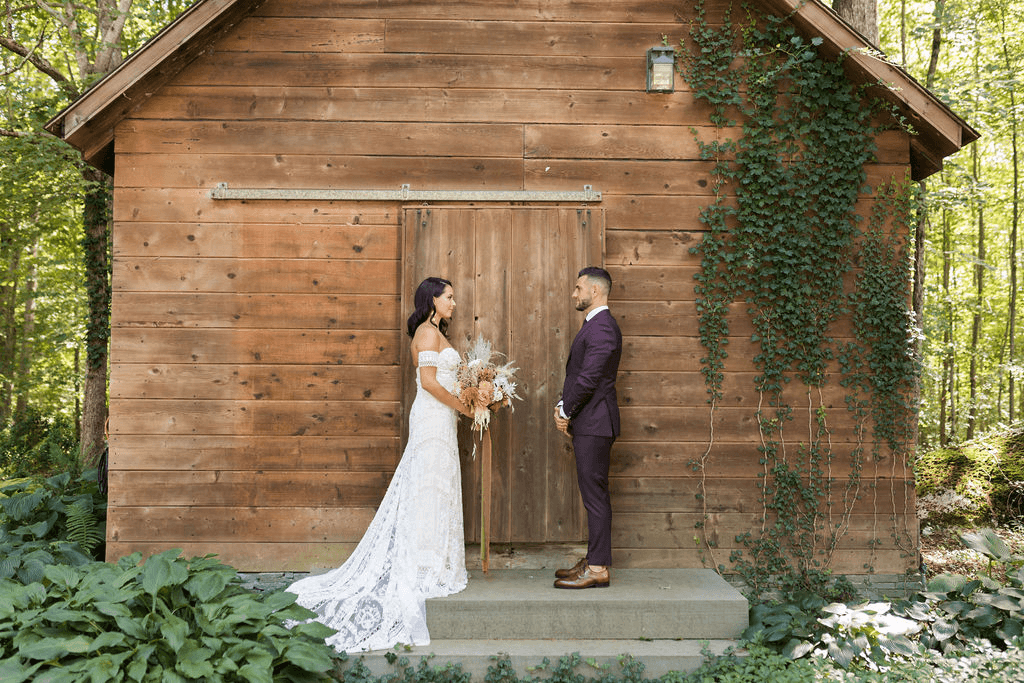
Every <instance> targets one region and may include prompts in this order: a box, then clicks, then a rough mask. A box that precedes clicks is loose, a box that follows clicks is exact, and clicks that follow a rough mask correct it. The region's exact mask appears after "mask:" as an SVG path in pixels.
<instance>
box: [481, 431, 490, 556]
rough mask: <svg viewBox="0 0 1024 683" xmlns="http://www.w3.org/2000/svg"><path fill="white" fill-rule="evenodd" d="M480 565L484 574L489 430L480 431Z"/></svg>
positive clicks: (487, 553) (487, 548)
mask: <svg viewBox="0 0 1024 683" xmlns="http://www.w3.org/2000/svg"><path fill="white" fill-rule="evenodd" d="M480 441H481V455H480V566H481V568H483V571H484V573H485V574H486V573H487V571H488V569H489V568H490V563H491V430H489V429H484V430H483V431H482V432H481V433H480Z"/></svg>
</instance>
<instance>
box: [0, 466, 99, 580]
mask: <svg viewBox="0 0 1024 683" xmlns="http://www.w3.org/2000/svg"><path fill="white" fill-rule="evenodd" d="M105 518H106V499H105V498H104V497H103V496H101V495H100V493H99V490H98V487H97V483H96V472H95V470H90V471H88V472H85V473H84V474H82V475H81V476H80V477H78V478H77V479H74V478H72V477H71V475H70V474H69V473H67V472H65V473H63V474H59V475H55V476H53V477H49V478H47V479H41V478H38V477H33V478H26V479H19V480H10V481H8V482H0V579H12V578H17V579H18V580H19V581H22V582H24V583H32V582H35V581H40V580H41V579H42V576H43V571H44V569H45V568H46V566H47V565H51V564H70V565H75V566H78V565H82V564H85V563H87V562H90V561H92V560H93V559H94V557H93V553H95V555H96V556H101V555H102V547H103V540H104V529H105V521H104V520H105Z"/></svg>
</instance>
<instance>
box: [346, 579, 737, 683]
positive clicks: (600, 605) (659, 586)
mask: <svg viewBox="0 0 1024 683" xmlns="http://www.w3.org/2000/svg"><path fill="white" fill-rule="evenodd" d="M553 580H554V577H553V576H552V572H551V571H550V570H548V569H544V570H537V569H497V570H491V571H490V572H489V573H488V574H486V575H485V574H483V573H482V572H481V571H480V570H473V571H471V572H470V582H469V586H468V587H467V588H466V590H464V591H463V592H461V593H458V594H456V595H450V596H448V597H445V598H439V599H435V600H429V601H427V626H428V628H429V630H430V636H431V643H430V644H429V645H425V646H420V647H412V648H407V647H398V648H396V649H395V650H394V651H393V652H394V653H395V654H397V655H399V656H400V657H407V658H408V659H409V663H410V664H411V665H413V666H418V664H419V662H420V660H421V659H422V658H423V657H430V660H429V661H430V666H431V667H438V668H443V667H445V666H446V665H447V664H449V663H457V664H460V665H461V666H462V670H463V671H466V672H468V673H470V674H471V676H472V680H473V681H482V680H483V679H484V676H485V675H486V673H487V669H488V667H489V666H492V665H493V664H494V661H495V656H496V655H498V654H501V653H503V654H507V655H508V656H509V659H510V660H511V663H512V666H513V667H514V668H515V670H516V672H517V673H518V674H519V675H520V676H523V675H525V674H527V673H529V674H531V675H534V676H540V677H544V674H543V671H541V670H539V669H538V668H537V667H539V666H541V665H542V662H543V660H544V659H545V658H548V659H549V660H550V661H551V666H554V665H556V664H557V663H558V660H559V659H560V658H561V657H563V656H565V655H569V654H572V653H579V655H580V657H581V659H582V661H583V664H581V666H580V667H579V668H578V669H577V671H578V672H580V673H583V674H585V675H586V676H587V677H598V676H600V675H601V674H602V673H603V672H611V673H618V672H620V671H621V668H620V656H621V655H626V654H628V655H632V656H633V657H634V658H635V659H637V660H639V661H641V662H643V664H644V666H645V672H644V677H646V678H657V677H659V676H662V675H664V674H666V673H668V672H670V671H692V670H694V669H696V668H697V667H698V666H700V664H701V662H702V661H703V658H704V657H703V655H702V650H707V651H710V652H711V653H713V654H721V653H722V652H724V651H725V649H726V648H728V647H730V646H733V645H735V644H736V639H737V638H738V637H739V636H740V634H741V633H742V632H743V630H744V629H745V628H746V626H747V615H748V607H747V600H746V599H745V598H744V597H743V596H742V595H741V594H740V593H739V592H738V591H737V590H736V589H735V588H733V587H732V586H730V585H729V583H728V582H727V581H725V579H723V578H722V577H721V576H719V575H718V574H716V573H715V572H713V571H711V570H705V569H614V568H613V569H612V575H611V586H609V587H608V588H590V589H586V590H558V589H555V588H554V587H553V586H552V583H553ZM360 657H362V659H363V662H364V663H365V665H366V666H367V667H368V668H369V669H370V670H371V671H373V672H374V673H377V674H383V673H389V672H393V671H394V666H393V665H392V664H391V663H389V662H388V661H387V656H386V653H385V652H373V653H367V654H365V655H360ZM588 670H589V672H588Z"/></svg>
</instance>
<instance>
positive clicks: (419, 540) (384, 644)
mask: <svg viewBox="0 0 1024 683" xmlns="http://www.w3.org/2000/svg"><path fill="white" fill-rule="evenodd" d="M415 306H416V310H415V311H414V312H413V313H412V315H411V316H409V322H408V332H409V336H410V337H412V344H411V350H412V357H413V363H414V365H415V366H416V368H417V371H416V398H415V400H414V401H413V404H412V408H411V410H410V411H409V440H408V442H407V443H406V446H405V452H404V453H403V455H402V459H401V461H400V462H399V464H398V468H397V469H396V470H395V474H394V477H393V478H392V479H391V484H390V485H389V486H388V490H387V492H386V493H385V494H384V499H383V500H382V501H381V504H380V507H379V508H378V509H377V513H376V514H375V515H374V517H373V521H372V522H370V526H369V528H367V530H366V533H365V534H364V535H363V538H362V540H361V541H359V545H358V546H356V549H355V550H354V551H353V552H352V555H351V556H350V557H349V558H348V560H346V561H345V563H344V564H343V565H341V566H340V567H338V568H337V569H334V570H332V571H330V572H328V573H326V574H322V575H319V576H309V577H307V578H304V579H302V580H300V581H297V582H295V583H293V584H292V585H291V586H289V587H288V588H287V590H288V591H289V592H291V593H294V594H296V595H297V596H298V600H297V602H298V603H299V604H300V605H302V606H303V607H307V608H309V609H311V610H313V611H314V612H316V613H317V617H316V620H317V621H319V622H321V623H323V624H326V625H327V626H330V627H331V628H333V629H335V630H337V633H336V634H334V635H333V636H331V637H330V638H328V639H327V644H328V645H331V646H333V647H334V648H335V649H336V650H338V651H346V652H359V651H365V650H381V649H386V648H390V647H392V646H394V645H395V644H397V643H404V644H413V645H427V644H429V643H430V634H429V633H427V621H426V607H425V601H426V600H427V599H428V598H436V597H441V596H444V595H451V594H452V593H458V592H459V591H461V590H462V589H463V588H465V587H466V580H467V576H466V547H465V543H464V540H463V528H462V486H461V480H460V474H459V451H458V443H457V441H456V420H457V416H456V412H459V413H462V414H463V415H467V416H469V417H472V413H471V411H470V410H469V409H468V408H466V407H465V406H463V405H462V403H460V402H459V401H458V400H457V399H456V398H455V397H454V396H453V395H452V394H451V390H452V389H453V388H454V386H455V373H456V368H457V366H458V363H459V354H458V352H457V351H455V349H453V348H452V346H451V344H449V343H448V339H447V337H446V336H445V332H446V330H447V328H448V322H449V321H450V320H451V317H452V313H453V312H454V311H455V294H454V291H453V290H452V285H451V283H450V282H449V281H447V280H443V279H441V278H436V277H430V278H427V279H426V280H424V281H423V282H421V283H420V286H419V288H418V289H417V290H416V297H415Z"/></svg>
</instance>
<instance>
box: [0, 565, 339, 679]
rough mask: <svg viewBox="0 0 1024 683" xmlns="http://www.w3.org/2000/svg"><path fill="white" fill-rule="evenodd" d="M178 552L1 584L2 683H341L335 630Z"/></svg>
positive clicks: (283, 597)
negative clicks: (336, 682) (330, 640)
mask: <svg viewBox="0 0 1024 683" xmlns="http://www.w3.org/2000/svg"><path fill="white" fill-rule="evenodd" d="M178 553H179V551H177V550H172V551H168V552H165V553H161V554H159V555H154V556H152V557H150V558H148V559H147V560H146V562H145V564H141V563H140V559H141V556H140V555H139V554H137V553H136V554H135V555H132V556H130V557H127V558H124V559H122V560H121V561H120V562H118V563H117V565H112V564H106V563H101V562H90V563H87V564H83V565H80V566H69V565H50V566H47V567H46V568H45V569H44V571H43V576H42V577H41V578H40V579H39V580H37V581H31V582H20V583H19V582H15V581H11V580H9V579H2V580H0V678H2V679H3V680H5V681H7V680H10V681H27V680H50V681H80V680H88V679H91V680H109V679H112V678H113V674H115V673H117V672H121V673H122V674H123V678H121V679H119V680H129V681H224V680H244V681H279V680H280V681H314V680H331V678H330V676H329V675H328V674H329V672H331V671H333V669H334V667H335V662H336V659H337V656H336V655H335V654H334V651H333V650H332V649H331V648H329V647H328V646H327V645H326V644H325V643H324V638H326V637H327V636H329V635H331V634H332V633H333V632H334V631H333V630H331V629H329V628H327V627H326V626H324V625H322V624H320V623H317V622H310V623H297V624H294V625H292V628H290V629H289V628H287V626H286V625H287V624H290V623H291V622H293V621H297V622H303V621H305V620H307V619H309V618H310V617H311V616H313V613H312V612H310V611H309V610H307V609H305V608H304V607H301V606H299V605H297V604H295V596H294V595H292V594H290V593H286V592H277V593H272V594H270V595H267V596H259V595H257V594H254V593H251V592H249V591H246V590H245V589H243V588H242V587H241V586H240V585H239V580H238V575H237V572H236V571H235V570H234V569H233V568H231V567H228V566H226V565H223V564H220V563H218V562H217V561H216V560H214V559H212V556H207V557H204V558H193V559H191V560H185V559H183V558H180V557H178Z"/></svg>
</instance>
